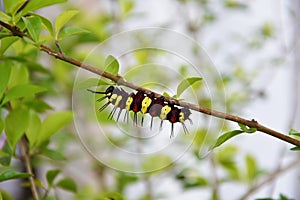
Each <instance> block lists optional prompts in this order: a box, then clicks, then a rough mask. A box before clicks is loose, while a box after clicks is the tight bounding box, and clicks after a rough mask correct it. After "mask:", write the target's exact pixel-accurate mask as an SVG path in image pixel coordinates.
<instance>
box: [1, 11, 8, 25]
mask: <svg viewBox="0 0 300 200" xmlns="http://www.w3.org/2000/svg"><path fill="white" fill-rule="evenodd" d="M0 20H1V21H3V22H6V23H8V22H9V21H10V16H8V15H7V14H5V13H4V12H2V11H0Z"/></svg>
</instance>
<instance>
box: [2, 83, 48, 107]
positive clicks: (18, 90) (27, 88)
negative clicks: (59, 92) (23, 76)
mask: <svg viewBox="0 0 300 200" xmlns="http://www.w3.org/2000/svg"><path fill="white" fill-rule="evenodd" d="M44 91H46V88H43V87H41V86H37V85H31V84H24V85H17V86H15V87H13V88H11V89H10V90H9V91H8V92H7V94H6V95H5V97H4V99H3V101H2V105H3V104H5V103H7V102H8V101H11V100H13V99H18V98H21V97H22V98H24V97H30V96H32V95H34V94H36V93H40V92H44Z"/></svg>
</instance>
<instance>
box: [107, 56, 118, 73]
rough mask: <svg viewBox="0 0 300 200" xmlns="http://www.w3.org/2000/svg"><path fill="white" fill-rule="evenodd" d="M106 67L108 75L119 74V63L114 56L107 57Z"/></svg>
mask: <svg viewBox="0 0 300 200" xmlns="http://www.w3.org/2000/svg"><path fill="white" fill-rule="evenodd" d="M104 65H105V67H104V69H105V71H107V72H108V73H110V74H113V75H117V74H118V72H119V62H118V60H117V59H116V58H115V57H114V56H112V55H109V56H107V58H106V59H105V64H104Z"/></svg>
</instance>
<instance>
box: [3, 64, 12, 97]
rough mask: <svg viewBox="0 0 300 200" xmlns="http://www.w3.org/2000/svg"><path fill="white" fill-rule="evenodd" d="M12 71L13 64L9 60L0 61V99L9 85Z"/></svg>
mask: <svg viewBox="0 0 300 200" xmlns="http://www.w3.org/2000/svg"><path fill="white" fill-rule="evenodd" d="M10 73H11V66H10V65H8V63H7V62H0V80H1V81H0V99H1V98H2V95H3V93H4V91H5V89H6V87H7V84H8V81H9V77H10Z"/></svg>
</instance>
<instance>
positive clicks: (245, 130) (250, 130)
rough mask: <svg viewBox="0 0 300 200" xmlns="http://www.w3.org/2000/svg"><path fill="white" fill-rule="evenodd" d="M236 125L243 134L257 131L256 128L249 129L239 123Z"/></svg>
mask: <svg viewBox="0 0 300 200" xmlns="http://www.w3.org/2000/svg"><path fill="white" fill-rule="evenodd" d="M238 124H239V126H240V127H241V129H242V131H244V132H245V133H254V132H256V131H257V129H256V128H249V127H247V126H246V125H244V124H241V123H238Z"/></svg>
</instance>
